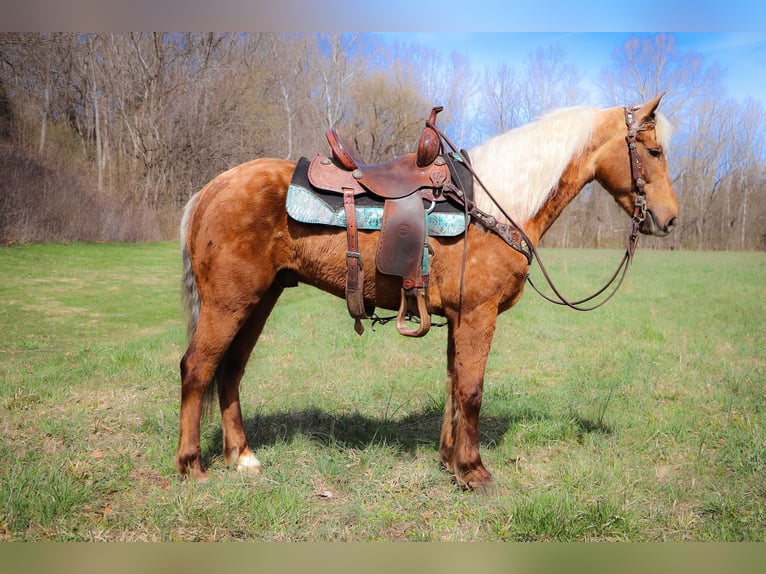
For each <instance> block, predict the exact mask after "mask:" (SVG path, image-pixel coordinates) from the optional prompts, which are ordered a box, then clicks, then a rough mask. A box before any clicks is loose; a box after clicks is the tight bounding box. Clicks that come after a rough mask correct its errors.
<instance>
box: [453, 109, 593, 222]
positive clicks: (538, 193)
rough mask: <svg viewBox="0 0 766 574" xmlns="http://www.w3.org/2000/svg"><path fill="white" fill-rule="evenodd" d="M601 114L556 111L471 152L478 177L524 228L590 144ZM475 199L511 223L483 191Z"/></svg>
mask: <svg viewBox="0 0 766 574" xmlns="http://www.w3.org/2000/svg"><path fill="white" fill-rule="evenodd" d="M597 111H598V109H597V108H591V107H572V108H564V109H560V110H556V111H554V112H551V113H549V114H547V115H545V116H543V117H541V118H540V119H538V120H536V121H533V122H531V123H529V124H526V125H524V126H521V127H519V128H516V129H513V130H511V131H508V132H506V133H504V134H501V135H498V136H495V137H493V138H491V139H490V140H488V141H486V142H484V143H483V144H482V145H480V146H477V147H475V148H473V149H471V150H469V152H468V154H469V157H470V160H471V165H472V166H473V167H474V169H475V170H476V173H477V174H478V175H479V177H480V178H481V180H482V181H483V182H484V184H485V185H486V186H487V189H489V191H490V193H492V195H493V196H494V197H495V199H497V201H498V202H500V203H501V204H502V206H503V208H504V209H505V210H506V211H507V213H508V215H510V216H511V217H512V218H513V219H514V221H516V223H518V224H519V225H524V224H525V223H526V222H527V221H529V220H530V219H532V218H533V217H534V216H535V214H537V212H538V211H540V208H541V207H542V205H543V204H544V203H545V201H546V199H548V196H549V195H550V193H551V191H552V190H553V189H554V188H555V187H556V185H557V184H558V182H559V179H561V175H562V174H563V172H564V169H565V168H566V166H567V164H568V163H569V162H570V160H571V159H572V158H573V157H574V156H576V155H578V154H580V152H581V151H582V150H583V148H584V147H585V145H586V144H587V143H588V141H589V140H590V138H591V134H592V131H593V126H594V115H595V113H596V112H597ZM475 196H476V197H475V199H476V204H477V206H478V207H479V209H481V210H483V211H486V212H487V213H489V214H490V215H493V216H495V217H496V218H498V219H499V220H500V221H505V217H503V215H502V214H501V213H500V210H499V209H498V207H497V206H496V205H495V204H494V202H493V201H492V200H491V199H490V198H489V197H488V196H487V194H486V193H484V191H483V190H482V189H481V188H480V187H478V188H477V189H476V190H475Z"/></svg>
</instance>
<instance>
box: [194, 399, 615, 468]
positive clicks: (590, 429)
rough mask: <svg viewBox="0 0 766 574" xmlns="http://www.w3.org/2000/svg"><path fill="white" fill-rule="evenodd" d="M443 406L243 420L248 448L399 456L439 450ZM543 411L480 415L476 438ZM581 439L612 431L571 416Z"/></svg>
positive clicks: (217, 437) (219, 439) (542, 415)
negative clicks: (300, 441)
mask: <svg viewBox="0 0 766 574" xmlns="http://www.w3.org/2000/svg"><path fill="white" fill-rule="evenodd" d="M442 417H443V410H442V407H441V406H439V405H436V404H434V405H433V406H427V407H424V408H422V409H421V410H419V411H417V412H413V413H410V414H408V415H406V416H404V417H401V418H387V417H380V418H377V417H370V416H365V415H363V414H360V413H346V414H334V413H330V412H328V411H326V410H323V409H319V408H306V409H300V410H295V411H284V412H277V413H270V414H256V415H254V416H251V417H249V418H247V419H246V420H245V421H244V425H245V433H246V434H247V438H248V444H249V445H250V448H252V449H253V450H255V451H257V450H258V449H259V448H261V447H264V446H273V445H275V444H279V443H287V442H290V441H292V440H293V439H295V438H296V437H298V436H301V437H308V438H309V439H310V440H312V441H314V442H316V443H317V444H319V445H322V446H325V447H331V448H338V449H352V448H353V449H365V448H369V447H370V446H389V447H390V446H395V447H396V448H397V449H398V450H399V451H401V452H402V453H403V454H404V453H406V454H409V455H412V454H414V452H415V450H416V449H417V448H418V447H426V448H432V449H434V450H438V448H439V436H440V433H441V424H442ZM550 418H551V415H550V414H548V413H546V412H538V411H534V412H533V411H530V410H529V409H526V408H522V409H520V410H516V411H514V410H509V412H508V414H502V415H497V414H487V415H482V417H481V419H480V423H479V436H480V440H481V445H482V448H483V449H492V448H496V447H497V446H498V445H500V444H501V443H502V442H503V440H504V439H505V437H506V435H507V433H508V431H509V430H511V429H512V428H513V427H515V426H516V425H521V424H524V423H527V422H529V421H539V420H542V419H550ZM569 420H570V422H571V424H572V425H573V426H574V427H575V429H576V430H575V432H576V434H577V435H578V437H579V438H580V440H581V439H582V437H583V436H584V435H585V434H590V433H598V434H611V433H612V429H611V428H610V426H609V425H608V424H606V423H604V422H603V421H601V420H593V419H589V418H586V417H580V416H575V417H570V419H569ZM211 438H212V445H213V447H212V452H208V453H207V454H203V457H204V458H205V459H207V460H205V463H206V464H209V463H210V459H211V458H213V457H215V456H218V455H219V454H220V453H221V451H222V449H223V431H222V428H221V427H220V425H219V426H217V428H216V430H215V431H214V435H213V436H212V437H211Z"/></svg>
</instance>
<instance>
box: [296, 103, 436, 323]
mask: <svg viewBox="0 0 766 574" xmlns="http://www.w3.org/2000/svg"><path fill="white" fill-rule="evenodd" d="M442 109H443V108H442V107H441V106H438V107H434V108H433V109H432V110H431V114H430V116H429V118H428V121H427V122H426V126H425V128H424V129H423V132H422V133H421V135H420V138H419V140H418V146H417V150H416V151H415V152H411V153H408V154H405V155H403V156H401V157H398V158H396V159H393V160H391V161H388V162H385V163H381V164H366V163H364V162H363V161H362V160H361V158H360V157H359V155H358V154H357V153H356V151H355V150H354V148H353V145H352V144H351V143H350V142H349V141H348V140H347V139H346V138H344V137H343V136H342V135H340V134H339V133H338V132H337V131H336V130H335V129H331V130H329V131H328V132H327V134H326V135H327V141H328V142H329V144H330V148H331V150H332V157H331V158H330V157H327V156H322V155H317V156H316V157H315V158H314V159H313V160H312V161H311V164H310V165H309V170H308V178H309V181H310V182H311V184H312V185H314V186H315V187H318V188H320V189H323V190H326V191H332V192H335V193H339V194H342V195H343V207H344V214H345V217H346V236H347V241H348V250H347V252H346V303H347V306H348V310H349V314H350V315H351V316H352V317H353V318H354V320H355V327H354V328H355V329H356V332H357V333H359V334H360V335H361V334H362V333H363V332H364V327H363V326H362V324H361V319H367V318H369V314H368V312H367V309H366V308H365V304H364V268H363V265H362V257H361V254H360V253H359V243H358V233H357V225H356V210H355V207H354V198H355V196H358V195H361V194H368V195H372V196H374V197H377V198H380V199H381V200H383V201H384V206H383V222H382V224H381V229H380V239H379V240H378V246H377V250H376V253H375V264H376V266H377V269H378V270H379V271H380V272H381V273H384V274H387V275H395V276H399V277H401V278H402V291H401V302H400V306H399V311H398V313H397V318H396V325H397V330H398V331H399V333H401V334H402V335H405V336H409V337H422V336H423V335H425V334H426V333H428V330H429V329H430V327H431V320H430V315H429V312H428V279H429V255H430V254H429V245H428V238H427V233H426V230H427V217H428V211H429V207H430V206H432V205H433V204H435V203H436V202H439V201H444V199H445V198H444V196H443V195H442V193H441V190H442V188H443V187H444V185H445V184H447V183H449V182H450V172H449V167H448V166H447V162H446V161H445V160H444V158H443V157H442V155H441V153H442V145H441V138H440V137H439V134H438V133H437V132H436V130H434V129H433V127H431V126H433V125H435V122H436V115H437V114H438V113H439V112H440V111H442ZM408 317H409V318H414V321H416V323H417V326H416V327H414V328H411V327H410V326H409V325H408V323H407V321H408Z"/></svg>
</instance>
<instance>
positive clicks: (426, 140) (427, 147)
mask: <svg viewBox="0 0 766 574" xmlns="http://www.w3.org/2000/svg"><path fill="white" fill-rule="evenodd" d="M443 109H444V106H434V108H433V109H432V110H431V115H429V116H428V120H427V121H426V127H425V129H424V130H423V133H421V134H420V140H419V141H418V151H417V162H416V163H417V166H418V167H426V166H428V165H431V164H432V163H433V162H434V161H435V160H436V158H437V157H438V156H439V153H440V152H441V149H442V142H441V138H440V137H439V134H437V133H436V130H435V129H434V128H433V127H431V126H435V125H436V114H438V113H439V112H440V111H442V110H443Z"/></svg>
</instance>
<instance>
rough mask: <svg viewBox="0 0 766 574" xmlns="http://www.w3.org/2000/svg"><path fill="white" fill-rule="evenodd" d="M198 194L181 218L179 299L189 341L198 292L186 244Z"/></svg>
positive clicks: (193, 325) (197, 306)
mask: <svg viewBox="0 0 766 574" xmlns="http://www.w3.org/2000/svg"><path fill="white" fill-rule="evenodd" d="M198 196H199V194H196V193H195V194H194V195H193V196H192V197H191V199H190V200H189V201H188V203H187V204H186V207H185V208H184V212H183V217H181V234H180V235H181V258H182V260H183V270H182V272H181V299H182V302H183V307H184V311H185V312H186V321H187V322H186V336H187V339H188V341H191V338H192V336H193V335H194V332H195V331H196V330H197V321H198V320H199V307H200V301H199V291H198V290H197V280H196V279H195V277H194V271H193V270H192V265H191V257H190V256H189V248H188V246H187V243H186V238H187V233H188V231H189V220H190V219H191V213H192V211H193V210H194V205H195V204H196V203H197V197H198Z"/></svg>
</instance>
